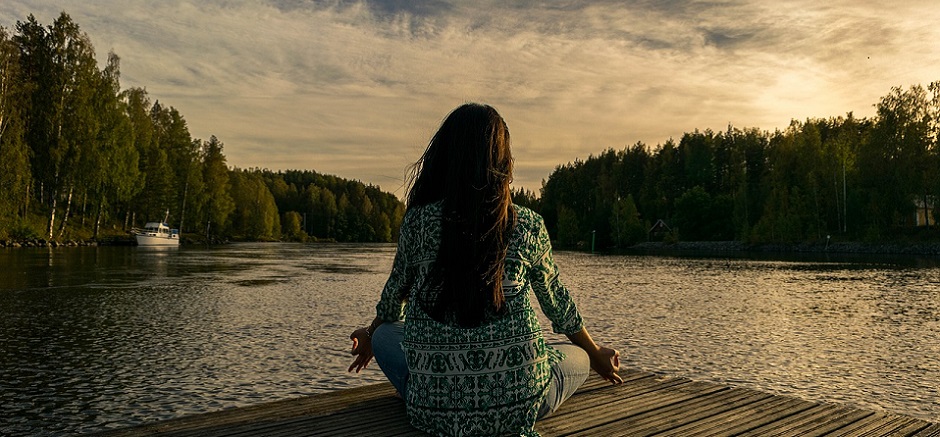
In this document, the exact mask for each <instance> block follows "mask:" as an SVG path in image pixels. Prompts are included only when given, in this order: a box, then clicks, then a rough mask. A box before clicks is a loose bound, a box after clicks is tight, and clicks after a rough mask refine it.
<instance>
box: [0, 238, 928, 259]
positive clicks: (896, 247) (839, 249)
mask: <svg viewBox="0 0 940 437" xmlns="http://www.w3.org/2000/svg"><path fill="white" fill-rule="evenodd" d="M228 242H229V241H228V240H221V239H220V240H218V241H212V242H210V243H209V244H224V243H228ZM191 244H199V242H197V241H195V240H193V239H191V238H186V239H184V240H182V241H180V245H191ZM134 245H136V242H135V241H134V237H133V236H129V237H123V236H113V237H106V238H101V239H98V240H80V239H79V240H74V239H69V240H62V241H59V240H45V239H42V238H37V239H28V240H12V239H7V240H0V248H23V247H33V248H35V247H51V248H57V247H96V246H134ZM559 249H560V250H565V249H562V248H559ZM581 250H583V249H581ZM598 252H600V253H619V252H626V253H637V252H639V253H650V254H653V253H700V254H727V253H735V254H742V255H743V254H748V253H757V254H771V253H792V254H801V253H805V254H846V255H914V256H932V255H940V243H909V244H901V243H861V242H837V243H829V244H826V243H799V244H787V243H745V242H742V241H680V242H676V243H665V242H644V243H638V244H635V245H633V246H630V247H627V248H625V249H612V250H611V249H608V250H599V251H598Z"/></svg>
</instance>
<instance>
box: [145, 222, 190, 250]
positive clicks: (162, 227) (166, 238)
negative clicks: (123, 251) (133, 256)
mask: <svg viewBox="0 0 940 437" xmlns="http://www.w3.org/2000/svg"><path fill="white" fill-rule="evenodd" d="M134 236H135V237H136V238H137V245H138V246H174V247H176V246H179V244H180V231H179V229H170V225H168V224H166V223H160V222H148V223H147V224H146V225H144V228H143V229H138V230H136V232H134Z"/></svg>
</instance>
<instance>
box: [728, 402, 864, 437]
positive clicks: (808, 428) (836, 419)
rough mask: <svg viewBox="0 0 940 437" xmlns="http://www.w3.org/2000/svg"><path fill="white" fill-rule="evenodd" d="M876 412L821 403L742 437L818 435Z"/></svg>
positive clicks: (814, 436) (801, 436)
mask: <svg viewBox="0 0 940 437" xmlns="http://www.w3.org/2000/svg"><path fill="white" fill-rule="evenodd" d="M872 414H874V413H873V412H871V411H862V410H858V409H855V408H845V407H839V406H836V405H820V406H819V407H817V408H812V409H809V410H806V411H805V412H803V413H801V414H794V415H793V416H791V417H788V418H786V419H783V420H780V421H777V422H774V423H770V424H768V425H765V426H762V427H759V428H756V429H754V430H751V431H748V432H745V433H743V434H741V437H763V436H767V437H816V436H822V435H826V434H828V433H830V432H832V431H834V430H836V429H839V428H842V427H844V426H846V425H847V424H849V423H852V422H855V421H858V420H861V419H863V418H865V417H867V416H870V415H872Z"/></svg>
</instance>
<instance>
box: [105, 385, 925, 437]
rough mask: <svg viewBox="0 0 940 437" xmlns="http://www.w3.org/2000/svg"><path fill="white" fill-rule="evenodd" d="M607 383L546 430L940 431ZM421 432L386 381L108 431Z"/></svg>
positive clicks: (744, 394) (736, 396) (692, 390)
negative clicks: (409, 422) (410, 422)
mask: <svg viewBox="0 0 940 437" xmlns="http://www.w3.org/2000/svg"><path fill="white" fill-rule="evenodd" d="M621 376H623V379H624V383H623V385H620V386H612V385H610V384H609V383H606V382H604V381H602V380H601V379H600V378H599V377H597V376H596V375H593V376H592V378H591V379H589V380H588V381H587V383H585V385H584V386H583V387H581V389H580V390H579V391H578V392H577V393H576V394H575V395H574V396H573V397H572V398H571V399H569V400H568V401H567V402H565V404H563V405H562V407H561V409H560V410H558V411H557V412H555V414H554V415H552V416H551V417H548V418H546V419H545V420H542V421H539V422H538V423H537V424H536V430H537V431H538V432H539V433H541V434H542V435H543V436H546V437H547V436H567V435H579V436H651V435H657V436H910V437H940V424H937V423H930V422H926V421H923V420H919V419H915V418H912V417H907V416H903V415H898V414H891V413H884V412H875V411H868V410H862V409H858V408H852V407H847V406H840V405H834V404H821V403H815V402H808V401H804V400H800V399H796V398H791V397H785V396H775V395H770V394H767V393H762V392H759V391H756V390H750V389H744V388H736V387H730V386H726V385H721V384H715V383H708V382H701V381H693V380H689V379H686V378H677V377H670V376H664V375H658V374H654V373H649V372H644V371H640V370H630V371H623V372H621ZM156 434H158V435H163V436H176V437H183V436H191V437H213V436H238V437H249V436H271V437H289V436H420V435H424V434H423V433H421V432H418V431H416V430H415V429H414V428H412V427H411V426H410V425H409V424H408V420H407V418H406V415H405V406H404V403H403V402H402V401H401V400H400V399H398V398H396V397H395V396H394V389H393V388H392V386H391V384H388V383H385V384H376V385H370V386H365V387H358V388H354V389H349V390H342V391H337V392H332V393H325V394H319V395H314V396H309V397H304V398H298V399H289V400H284V401H278V402H272V403H268V404H262V405H256V406H250V407H243V408H232V409H228V410H223V411H219V412H214V413H207V414H201V415H196V416H191V417H184V418H180V419H174V420H168V421H164V422H158V423H154V424H148V425H143V426H138V427H133V428H127V429H122V430H117V431H110V432H106V433H103V434H101V435H106V436H143V435H156Z"/></svg>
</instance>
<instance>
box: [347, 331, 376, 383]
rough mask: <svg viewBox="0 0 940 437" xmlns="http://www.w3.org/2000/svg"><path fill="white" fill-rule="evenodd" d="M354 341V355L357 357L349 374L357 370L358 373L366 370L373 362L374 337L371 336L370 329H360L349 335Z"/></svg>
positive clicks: (350, 367)
mask: <svg viewBox="0 0 940 437" xmlns="http://www.w3.org/2000/svg"><path fill="white" fill-rule="evenodd" d="M349 339H350V340H352V342H353V344H352V351H351V353H352V355H354V356H355V357H356V359H355V360H353V363H352V364H351V365H350V366H349V370H348V371H349V372H352V371H353V369H356V373H359V372H361V371H362V369H365V368H366V367H367V366H368V365H369V362H370V361H372V356H373V355H372V336H371V335H370V334H369V328H359V329H357V330H355V331H353V333H352V334H350V335H349Z"/></svg>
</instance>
